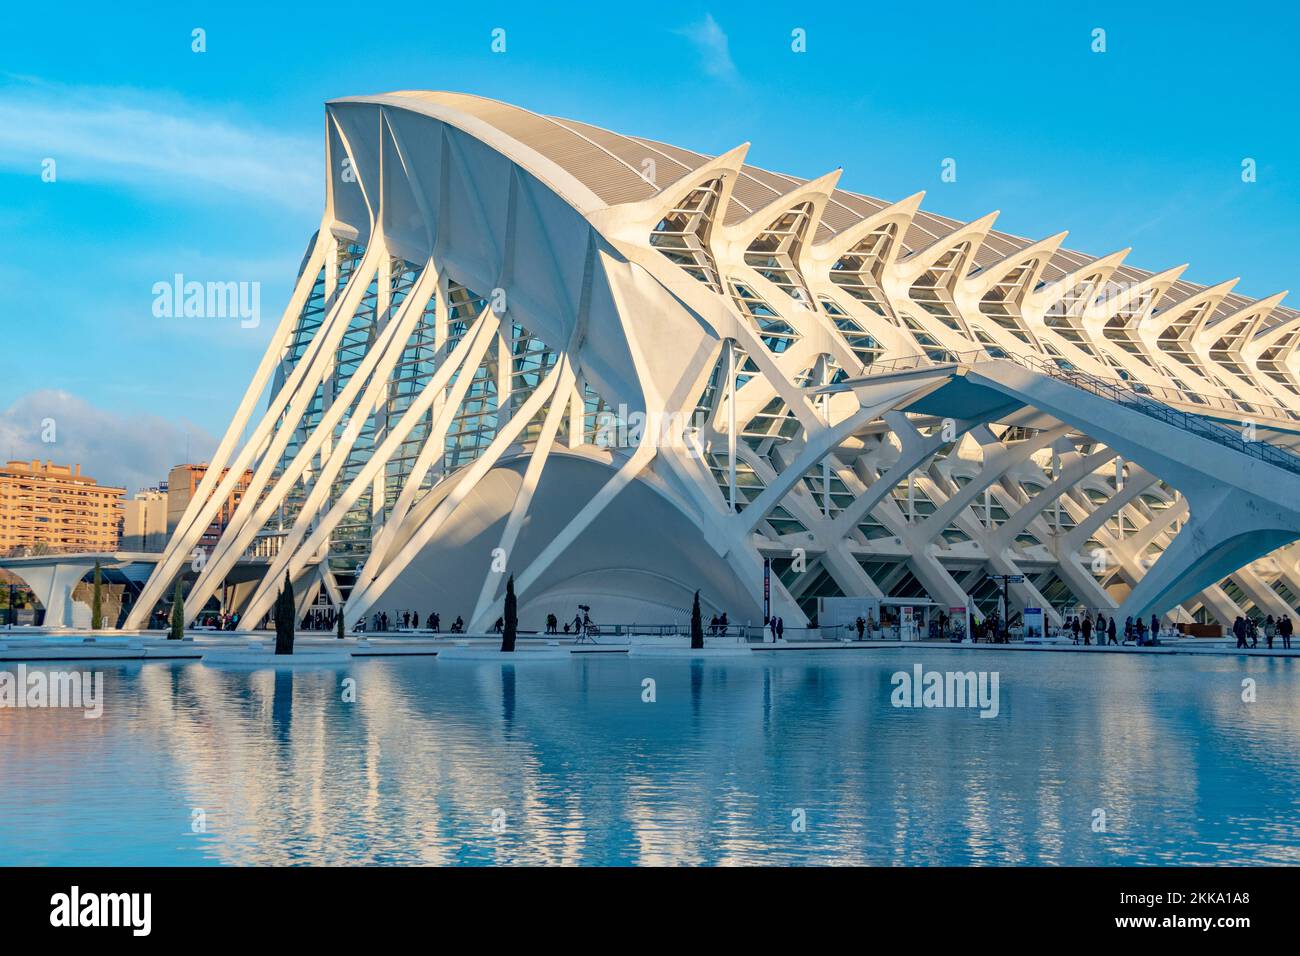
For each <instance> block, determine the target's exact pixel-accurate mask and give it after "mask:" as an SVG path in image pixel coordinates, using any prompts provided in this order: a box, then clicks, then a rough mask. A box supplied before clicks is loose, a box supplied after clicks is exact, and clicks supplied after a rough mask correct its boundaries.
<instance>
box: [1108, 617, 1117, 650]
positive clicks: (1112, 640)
mask: <svg viewBox="0 0 1300 956" xmlns="http://www.w3.org/2000/svg"><path fill="white" fill-rule="evenodd" d="M1106 643H1107V644H1114V645H1115V646H1116V647H1119V641H1118V640H1117V639H1116V637H1115V615H1113V614H1112V615H1111V617H1110V621H1108V622H1107V624H1106Z"/></svg>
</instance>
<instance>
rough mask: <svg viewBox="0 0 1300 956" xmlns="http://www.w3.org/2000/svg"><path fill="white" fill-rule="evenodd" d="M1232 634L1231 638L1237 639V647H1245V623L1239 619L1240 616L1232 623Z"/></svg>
mask: <svg viewBox="0 0 1300 956" xmlns="http://www.w3.org/2000/svg"><path fill="white" fill-rule="evenodd" d="M1232 633H1233V636H1234V637H1236V638H1237V646H1238V647H1245V646H1246V622H1245V621H1243V620H1242V619H1241V615H1237V619H1236V620H1235V621H1233V622H1232Z"/></svg>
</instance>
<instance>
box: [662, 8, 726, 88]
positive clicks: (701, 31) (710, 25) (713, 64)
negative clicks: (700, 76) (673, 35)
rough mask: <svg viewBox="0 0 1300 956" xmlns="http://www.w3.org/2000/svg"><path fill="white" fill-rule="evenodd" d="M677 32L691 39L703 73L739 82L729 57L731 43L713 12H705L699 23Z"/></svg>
mask: <svg viewBox="0 0 1300 956" xmlns="http://www.w3.org/2000/svg"><path fill="white" fill-rule="evenodd" d="M677 33H679V34H680V35H681V36H684V37H686V39H688V40H690V41H691V45H692V46H694V47H695V50H696V52H697V53H699V55H700V61H701V65H702V66H703V67H704V72H705V73H707V74H709V76H712V77H715V78H716V79H719V80H725V81H726V82H728V83H737V82H739V80H740V71H739V70H737V69H736V63H735V61H734V60H732V59H731V45H730V43H729V42H728V41H727V34H726V33H724V32H723V30H722V27H720V26H718V21H717V20H715V19H713V14H711V13H706V14H705V15H704V19H703V20H701V21H700V22H699V23H696V24H693V25H692V26H689V27H685V28H683V29H681V30H678V31H677Z"/></svg>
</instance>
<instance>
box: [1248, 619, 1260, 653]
mask: <svg viewBox="0 0 1300 956" xmlns="http://www.w3.org/2000/svg"><path fill="white" fill-rule="evenodd" d="M1246 635H1247V636H1248V637H1249V638H1250V646H1251V647H1259V627H1258V625H1257V624H1256V623H1255V619H1254V618H1253V617H1248V618H1246Z"/></svg>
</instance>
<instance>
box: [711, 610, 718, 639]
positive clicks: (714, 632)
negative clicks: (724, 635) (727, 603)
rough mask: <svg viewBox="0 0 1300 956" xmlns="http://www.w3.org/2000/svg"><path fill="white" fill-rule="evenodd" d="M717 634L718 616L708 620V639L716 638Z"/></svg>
mask: <svg viewBox="0 0 1300 956" xmlns="http://www.w3.org/2000/svg"><path fill="white" fill-rule="evenodd" d="M717 634H718V615H716V614H715V615H713V617H711V618H709V637H716V636H717Z"/></svg>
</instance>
